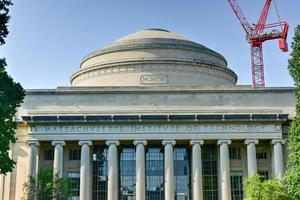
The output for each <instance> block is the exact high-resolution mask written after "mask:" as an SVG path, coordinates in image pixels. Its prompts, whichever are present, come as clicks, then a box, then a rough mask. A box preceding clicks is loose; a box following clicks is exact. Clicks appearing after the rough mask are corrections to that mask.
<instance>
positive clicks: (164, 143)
mask: <svg viewBox="0 0 300 200" xmlns="http://www.w3.org/2000/svg"><path fill="white" fill-rule="evenodd" d="M161 143H162V144H163V145H167V144H171V145H172V146H174V145H175V144H176V141H175V140H163V141H162V142H161Z"/></svg>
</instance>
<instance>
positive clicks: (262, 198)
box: [244, 174, 287, 200]
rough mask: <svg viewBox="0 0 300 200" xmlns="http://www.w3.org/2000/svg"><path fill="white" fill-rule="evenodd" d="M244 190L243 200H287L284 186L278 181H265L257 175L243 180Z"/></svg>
mask: <svg viewBox="0 0 300 200" xmlns="http://www.w3.org/2000/svg"><path fill="white" fill-rule="evenodd" d="M244 190H245V195H246V199H245V200H283V199H287V196H286V191H285V188H284V185H283V184H282V183H281V182H280V181H279V180H277V179H272V180H265V179H263V178H262V177H261V176H259V175H257V174H256V175H253V176H251V177H249V178H246V179H245V180H244Z"/></svg>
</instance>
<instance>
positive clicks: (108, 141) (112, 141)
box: [105, 140, 120, 146]
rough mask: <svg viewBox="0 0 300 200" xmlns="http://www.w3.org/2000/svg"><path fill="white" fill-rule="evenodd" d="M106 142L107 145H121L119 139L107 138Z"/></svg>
mask: <svg viewBox="0 0 300 200" xmlns="http://www.w3.org/2000/svg"><path fill="white" fill-rule="evenodd" d="M105 144H106V145H108V146H109V145H112V144H113V145H116V146H119V145H120V142H119V141H118V140H107V141H106V142H105Z"/></svg>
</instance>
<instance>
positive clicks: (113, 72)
mask: <svg viewBox="0 0 300 200" xmlns="http://www.w3.org/2000/svg"><path fill="white" fill-rule="evenodd" d="M236 81H237V76H236V74H235V73H234V72H233V71H232V70H230V69H229V68H227V62H226V60H225V58H224V57H223V56H222V55H221V54H219V53H217V52H215V51H213V50H211V49H209V48H207V47H205V46H203V45H201V44H198V43H196V42H192V41H190V40H188V39H185V38H184V37H182V36H180V35H177V34H175V33H172V32H169V31H167V30H164V29H156V28H153V29H145V30H141V31H138V32H135V33H132V34H129V35H127V36H124V37H122V38H120V39H118V40H116V41H114V42H113V43H111V44H109V45H107V46H105V47H103V48H100V49H98V50H96V51H94V52H92V53H90V54H88V55H87V56H86V57H84V59H83V60H82V62H81V65H80V69H79V70H78V71H77V72H76V73H75V74H74V75H73V76H72V77H71V84H72V85H74V86H141V85H142V86H145V85H148V86H149V85H150V86H153V85H176V86H180V85H182V86H187V85H220V84H222V85H223V84H225V85H226V84H229V85H234V84H235V83H236Z"/></svg>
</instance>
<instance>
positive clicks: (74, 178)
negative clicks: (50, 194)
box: [68, 172, 80, 200]
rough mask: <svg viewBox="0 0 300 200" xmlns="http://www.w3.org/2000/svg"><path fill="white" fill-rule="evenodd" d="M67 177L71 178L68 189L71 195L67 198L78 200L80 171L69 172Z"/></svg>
mask: <svg viewBox="0 0 300 200" xmlns="http://www.w3.org/2000/svg"><path fill="white" fill-rule="evenodd" d="M68 178H69V179H70V180H71V188H70V191H71V193H72V197H70V198H69V200H79V191H80V173H79V172H69V173H68Z"/></svg>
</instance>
